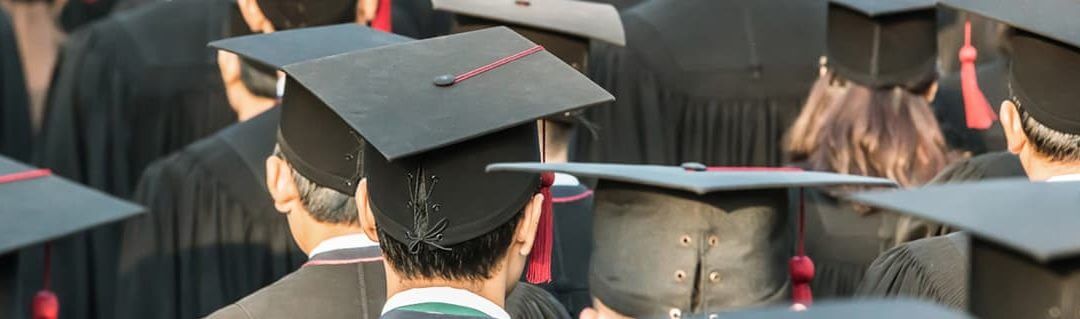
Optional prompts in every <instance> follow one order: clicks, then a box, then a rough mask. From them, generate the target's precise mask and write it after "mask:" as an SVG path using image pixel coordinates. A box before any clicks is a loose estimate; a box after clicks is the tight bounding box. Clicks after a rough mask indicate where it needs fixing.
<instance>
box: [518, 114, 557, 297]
mask: <svg viewBox="0 0 1080 319" xmlns="http://www.w3.org/2000/svg"><path fill="white" fill-rule="evenodd" d="M540 145H541V146H540V161H541V162H547V160H546V159H547V156H546V155H547V152H546V151H547V123H546V122H544V121H540ZM554 184H555V173H552V172H544V173H541V174H540V194H541V195H544V201H543V203H542V204H541V205H540V221H539V222H538V223H537V224H536V239H534V240H533V247H532V252H531V253H529V264H528V266H527V268H526V272H525V280H526V281H528V282H529V283H530V284H542V283H548V282H551V249H552V247H551V246H552V245H553V241H554V238H553V237H554V236H555V235H554V231H555V229H554V228H555V217H554V216H552V203H553V199H552V198H551V185H554Z"/></svg>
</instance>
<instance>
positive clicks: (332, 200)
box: [274, 147, 360, 225]
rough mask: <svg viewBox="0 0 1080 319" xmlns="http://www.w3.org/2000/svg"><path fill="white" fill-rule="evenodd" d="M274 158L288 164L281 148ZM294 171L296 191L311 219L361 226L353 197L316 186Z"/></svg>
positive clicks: (276, 150) (278, 148)
mask: <svg viewBox="0 0 1080 319" xmlns="http://www.w3.org/2000/svg"><path fill="white" fill-rule="evenodd" d="M274 156H276V157H278V158H281V160H283V161H285V162H288V161H289V160H288V159H285V156H284V155H283V154H282V153H281V148H280V147H275V148H274ZM291 170H292V177H293V181H294V182H296V190H297V192H298V193H300V203H301V204H303V205H304V208H306V209H307V211H308V213H310V214H311V218H314V219H315V220H316V221H318V222H320V223H327V224H345V225H359V224H360V215H359V214H358V210H357V209H356V200H354V199H353V196H351V195H347V194H342V193H341V192H338V191H336V190H334V189H332V188H329V187H323V186H319V184H315V182H312V181H311V180H310V179H308V178H307V177H304V175H301V174H300V172H297V171H296V169H291Z"/></svg>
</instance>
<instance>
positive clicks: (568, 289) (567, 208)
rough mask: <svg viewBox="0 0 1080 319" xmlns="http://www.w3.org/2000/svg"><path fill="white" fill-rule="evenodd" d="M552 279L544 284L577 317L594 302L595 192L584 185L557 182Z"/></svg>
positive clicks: (553, 191)
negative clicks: (591, 278) (591, 271)
mask: <svg viewBox="0 0 1080 319" xmlns="http://www.w3.org/2000/svg"><path fill="white" fill-rule="evenodd" d="M551 195H552V197H553V203H552V212H553V213H554V216H553V217H554V221H555V225H554V228H553V231H554V233H553V234H554V237H553V238H552V240H553V241H552V244H553V246H552V255H551V279H552V281H551V283H548V284H544V285H542V287H543V288H544V289H545V290H547V291H548V292H550V293H551V294H552V295H554V296H555V298H556V299H558V300H559V302H560V303H562V304H563V306H565V307H566V310H568V311H569V313H570V314H572V315H573V316H574V317H577V314H578V313H580V312H581V310H582V309H585V307H589V306H590V305H592V296H591V295H590V294H589V258H590V256H591V255H592V230H593V229H592V226H593V215H592V208H593V196H592V190H590V189H588V188H586V187H585V186H583V185H554V186H552V187H551Z"/></svg>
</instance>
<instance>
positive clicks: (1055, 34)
mask: <svg viewBox="0 0 1080 319" xmlns="http://www.w3.org/2000/svg"><path fill="white" fill-rule="evenodd" d="M941 4H943V5H945V6H947V7H952V8H956V9H960V10H964V11H968V12H972V13H976V14H979V15H982V16H985V17H989V18H992V19H995V20H998V21H1001V22H1004V23H1006V24H1009V25H1011V26H1013V27H1015V28H1018V29H1022V30H1026V31H1028V32H1031V33H1035V34H1038V35H1041V36H1044V37H1047V38H1050V39H1054V40H1057V41H1061V42H1063V43H1065V44H1068V45H1071V46H1073V47H1077V48H1080V1H1076V0H941Z"/></svg>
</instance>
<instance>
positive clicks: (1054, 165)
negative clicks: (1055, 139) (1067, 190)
mask: <svg viewBox="0 0 1080 319" xmlns="http://www.w3.org/2000/svg"><path fill="white" fill-rule="evenodd" d="M1023 164H1024V170H1025V171H1027V174H1028V178H1029V179H1031V180H1033V181H1045V180H1047V179H1049V178H1051V177H1054V176H1062V175H1071V174H1080V162H1065V161H1050V160H1047V159H1046V158H1044V157H1039V158H1033V159H1031V160H1028V161H1026V163H1023Z"/></svg>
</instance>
